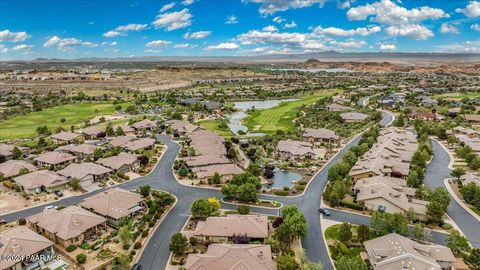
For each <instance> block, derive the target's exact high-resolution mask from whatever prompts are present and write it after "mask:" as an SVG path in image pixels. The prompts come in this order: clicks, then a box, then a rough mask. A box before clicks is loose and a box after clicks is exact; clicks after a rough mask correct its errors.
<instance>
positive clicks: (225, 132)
mask: <svg viewBox="0 0 480 270" xmlns="http://www.w3.org/2000/svg"><path fill="white" fill-rule="evenodd" d="M221 121H222V120H215V119H209V120H201V121H199V122H198V124H199V125H200V126H202V127H204V128H205V129H207V130H210V131H213V132H215V133H217V134H218V135H220V136H223V137H230V136H234V134H233V132H232V131H231V130H230V128H229V127H228V126H227V127H226V128H221V127H220V126H219V125H220V123H221Z"/></svg>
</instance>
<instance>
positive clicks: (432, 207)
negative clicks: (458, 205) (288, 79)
mask: <svg viewBox="0 0 480 270" xmlns="http://www.w3.org/2000/svg"><path fill="white" fill-rule="evenodd" d="M444 215H445V211H444V210H443V205H442V204H441V203H440V202H438V201H430V202H429V203H428V205H427V221H428V222H429V223H432V224H433V223H434V224H441V223H442V222H443V216H444Z"/></svg>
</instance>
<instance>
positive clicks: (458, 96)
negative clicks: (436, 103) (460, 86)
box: [433, 92, 480, 101]
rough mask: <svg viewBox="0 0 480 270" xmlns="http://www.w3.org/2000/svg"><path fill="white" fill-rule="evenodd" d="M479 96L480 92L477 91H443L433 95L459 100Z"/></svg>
mask: <svg viewBox="0 0 480 270" xmlns="http://www.w3.org/2000/svg"><path fill="white" fill-rule="evenodd" d="M477 97H480V93H478V92H468V93H445V94H440V95H435V96H433V98H444V99H448V100H453V101H460V100H462V99H464V98H470V99H473V98H477Z"/></svg>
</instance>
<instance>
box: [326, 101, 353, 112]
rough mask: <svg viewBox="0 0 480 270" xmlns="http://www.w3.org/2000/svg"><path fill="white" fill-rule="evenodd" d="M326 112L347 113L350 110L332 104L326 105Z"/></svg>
mask: <svg viewBox="0 0 480 270" xmlns="http://www.w3.org/2000/svg"><path fill="white" fill-rule="evenodd" d="M327 110H328V111H331V112H348V111H351V110H352V108H350V107H347V106H343V105H340V104H336V103H332V104H328V105H327Z"/></svg>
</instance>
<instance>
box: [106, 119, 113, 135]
mask: <svg viewBox="0 0 480 270" xmlns="http://www.w3.org/2000/svg"><path fill="white" fill-rule="evenodd" d="M105 134H106V135H107V136H115V131H114V130H113V126H112V123H111V122H109V123H108V124H107V127H106V128H105Z"/></svg>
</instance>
